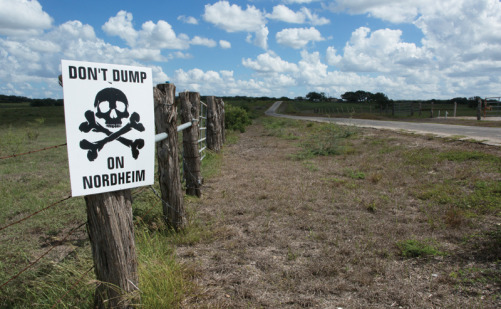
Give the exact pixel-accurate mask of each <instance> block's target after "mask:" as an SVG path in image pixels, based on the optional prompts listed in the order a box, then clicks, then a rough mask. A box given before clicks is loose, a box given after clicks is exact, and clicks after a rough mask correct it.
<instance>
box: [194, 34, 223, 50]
mask: <svg viewBox="0 0 501 309" xmlns="http://www.w3.org/2000/svg"><path fill="white" fill-rule="evenodd" d="M190 43H191V44H193V45H203V46H207V47H216V45H217V43H216V41H214V40H211V39H207V38H202V37H199V36H198V35H197V36H195V37H193V39H191V41H190Z"/></svg>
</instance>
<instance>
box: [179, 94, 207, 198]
mask: <svg viewBox="0 0 501 309" xmlns="http://www.w3.org/2000/svg"><path fill="white" fill-rule="evenodd" d="M179 100H180V101H181V121H182V122H183V123H186V122H190V121H192V122H193V125H192V126H191V127H190V128H188V129H186V130H184V131H183V152H184V154H183V157H184V167H185V168H184V178H185V179H186V194H188V195H196V196H198V197H201V196H202V191H201V190H200V188H201V186H202V175H201V173H200V153H199V152H198V139H199V138H200V137H199V125H198V118H199V113H200V94H199V93H198V92H181V93H179Z"/></svg>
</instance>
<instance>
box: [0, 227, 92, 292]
mask: <svg viewBox="0 0 501 309" xmlns="http://www.w3.org/2000/svg"><path fill="white" fill-rule="evenodd" d="M85 224H87V222H84V223H82V224H80V225H79V226H77V227H75V228H73V229H72V230H71V231H70V232H69V233H68V235H66V236H65V237H64V238H63V239H61V240H60V241H59V243H62V242H64V241H65V240H66V239H67V238H68V237H70V235H71V234H73V232H75V231H76V230H78V229H79V228H81V227H82V226H84V225H85ZM56 247H57V246H56V245H53V246H52V247H51V248H50V249H49V250H47V251H45V253H44V254H42V255H41V256H39V257H38V258H37V259H36V260H35V261H34V262H33V263H30V264H29V265H28V266H26V267H25V268H23V270H21V271H20V272H18V273H17V274H16V275H14V276H12V277H11V278H10V279H9V280H7V281H6V282H4V283H3V284H2V285H0V289H2V288H3V287H4V286H6V285H7V284H8V283H9V282H11V281H13V280H14V279H16V278H17V277H19V276H20V275H21V274H22V273H24V272H25V271H27V270H28V269H30V268H31V267H33V265H35V264H36V263H38V262H39V261H40V260H41V259H42V258H43V257H45V256H46V255H47V254H49V252H51V251H52V250H54V248H56Z"/></svg>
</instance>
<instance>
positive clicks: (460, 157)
mask: <svg viewBox="0 0 501 309" xmlns="http://www.w3.org/2000/svg"><path fill="white" fill-rule="evenodd" d="M438 158H439V159H440V160H448V161H455V162H465V161H485V162H492V163H501V158H499V157H497V156H494V155H491V154H488V153H483V152H479V151H445V152H441V153H439V154H438Z"/></svg>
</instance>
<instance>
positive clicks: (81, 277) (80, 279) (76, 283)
mask: <svg viewBox="0 0 501 309" xmlns="http://www.w3.org/2000/svg"><path fill="white" fill-rule="evenodd" d="M93 269H94V266H91V267H90V268H89V269H88V270H87V271H86V272H84V273H83V275H82V276H80V278H78V280H77V281H76V282H75V283H73V285H72V286H71V288H70V289H69V290H68V291H66V293H64V295H63V296H61V298H59V299H58V300H57V301H56V302H55V303H54V305H53V306H52V307H51V309H53V308H56V306H57V304H59V303H60V302H61V301H62V300H63V299H64V298H65V297H66V296H67V295H68V294H69V293H70V292H71V291H73V290H74V289H75V288H76V286H77V285H78V284H79V283H80V282H81V281H82V280H83V278H84V277H85V276H86V275H87V274H88V273H89V272H90V271H91V270H93Z"/></svg>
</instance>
